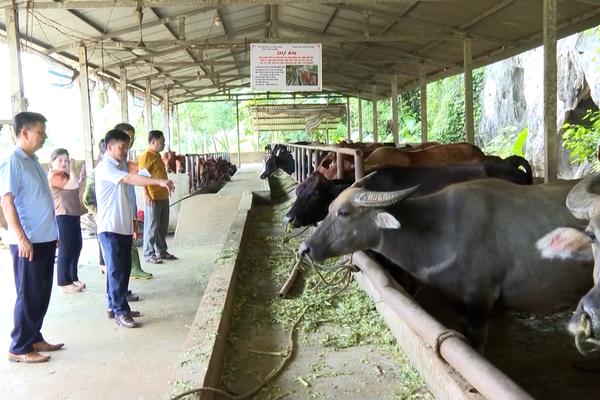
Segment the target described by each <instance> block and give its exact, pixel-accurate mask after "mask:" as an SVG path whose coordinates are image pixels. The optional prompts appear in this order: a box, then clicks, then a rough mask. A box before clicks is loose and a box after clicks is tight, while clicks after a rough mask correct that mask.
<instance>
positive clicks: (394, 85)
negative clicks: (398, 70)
mask: <svg viewBox="0 0 600 400" xmlns="http://www.w3.org/2000/svg"><path fill="white" fill-rule="evenodd" d="M391 96H392V136H393V138H394V144H395V145H396V146H398V144H399V143H400V141H399V138H398V76H397V75H392V90H391Z"/></svg>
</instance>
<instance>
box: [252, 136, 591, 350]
mask: <svg viewBox="0 0 600 400" xmlns="http://www.w3.org/2000/svg"><path fill="white" fill-rule="evenodd" d="M341 146H348V144H347V143H344V144H341ZM350 146H351V147H354V148H361V149H362V150H363V154H364V170H365V173H366V174H367V175H366V176H365V177H364V178H362V179H360V180H359V181H356V182H354V179H353V178H352V177H353V176H354V160H353V158H352V157H346V156H344V162H343V168H344V171H343V174H341V175H343V178H342V179H336V177H337V176H338V173H337V170H336V168H337V163H336V162H335V160H336V154H335V153H334V152H332V153H330V154H326V155H324V157H322V158H321V159H320V160H319V162H318V163H317V162H314V160H306V162H304V163H303V164H304V165H305V166H308V165H310V163H311V162H314V166H315V168H314V169H315V171H314V172H313V173H312V174H311V175H310V176H308V178H306V179H305V180H303V181H302V182H301V183H300V184H299V185H298V186H297V188H296V200H295V202H294V203H293V205H292V207H291V209H290V210H289V212H288V213H287V214H286V216H285V220H286V222H287V223H289V224H292V225H293V226H294V227H301V226H309V225H317V224H318V225H317V227H316V229H315V230H314V231H313V233H312V234H311V235H310V236H309V237H308V238H306V239H305V240H304V241H303V242H302V244H301V245H300V249H299V252H300V254H301V255H302V256H303V257H306V258H308V259H311V260H314V261H322V260H324V259H327V258H330V257H337V256H341V255H344V254H350V253H352V252H354V251H361V250H362V251H368V252H371V253H372V254H375V255H376V256H377V257H378V259H384V260H386V261H387V262H388V263H389V264H392V265H393V268H395V269H397V270H401V271H403V272H404V273H408V274H409V275H410V276H411V277H412V278H414V279H416V280H417V281H419V282H420V283H422V284H425V285H427V286H429V287H432V288H434V289H436V290H437V291H439V292H440V293H441V294H442V296H443V298H444V299H445V300H446V301H447V302H448V304H451V305H453V306H454V307H455V308H456V310H457V311H458V312H459V314H460V316H461V326H462V329H463V332H464V333H465V335H466V336H467V337H468V338H469V339H470V340H471V342H472V344H473V345H474V346H475V347H476V348H479V349H482V348H483V345H484V343H485V339H486V333H487V326H488V322H489V318H490V316H491V313H492V311H493V310H494V309H495V308H504V309H509V310H515V311H522V312H530V313H552V312H556V311H560V310H564V309H572V310H573V309H574V310H575V313H574V315H573V317H572V319H571V321H570V323H569V331H570V332H571V333H572V334H573V335H574V336H575V339H576V345H577V348H578V349H579V351H580V352H582V353H584V354H587V353H588V350H586V348H587V349H589V344H590V343H591V344H592V345H597V344H598V343H600V342H598V340H600V283H598V280H599V278H600V253H597V252H598V251H600V250H598V248H599V246H598V244H599V243H598V240H600V195H599V194H596V193H600V191H599V190H600V174H592V175H590V176H588V177H585V178H584V179H582V180H580V181H577V180H573V181H558V182H556V183H550V184H534V180H533V176H532V170H531V167H530V165H529V163H528V162H527V160H525V159H524V158H523V157H519V156H511V157H507V158H505V159H502V158H500V157H496V156H488V155H485V154H484V153H483V152H482V151H481V149H479V148H478V147H476V146H474V145H471V144H467V143H457V144H447V145H444V144H438V143H424V144H421V145H418V146H414V147H405V148H396V147H394V146H393V145H389V144H388V145H386V144H366V143H365V144H356V143H353V144H351V145H350ZM294 166H295V163H294V160H293V157H292V155H291V153H290V152H289V151H288V149H287V147H286V146H285V145H276V146H274V147H273V149H271V151H270V154H269V155H268V158H267V161H266V167H265V171H264V172H263V173H262V174H261V178H266V177H268V176H269V175H270V174H272V173H273V172H274V171H275V170H276V169H278V168H281V169H283V170H284V171H285V172H287V173H290V174H291V173H293V172H294ZM596 256H597V257H596ZM584 343H585V344H586V346H583V344H584ZM592 347H594V346H592Z"/></svg>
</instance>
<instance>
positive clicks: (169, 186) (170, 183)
mask: <svg viewBox="0 0 600 400" xmlns="http://www.w3.org/2000/svg"><path fill="white" fill-rule="evenodd" d="M160 186H162V187H164V188H167V189H169V192H173V191H174V190H175V184H174V183H173V181H172V180H170V179H169V180H167V179H162V180H161V181H160Z"/></svg>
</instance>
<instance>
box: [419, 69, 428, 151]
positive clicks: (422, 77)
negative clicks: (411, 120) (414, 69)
mask: <svg viewBox="0 0 600 400" xmlns="http://www.w3.org/2000/svg"><path fill="white" fill-rule="evenodd" d="M419 84H420V87H421V142H422V143H425V142H427V140H428V139H427V71H426V70H425V64H420V65H419Z"/></svg>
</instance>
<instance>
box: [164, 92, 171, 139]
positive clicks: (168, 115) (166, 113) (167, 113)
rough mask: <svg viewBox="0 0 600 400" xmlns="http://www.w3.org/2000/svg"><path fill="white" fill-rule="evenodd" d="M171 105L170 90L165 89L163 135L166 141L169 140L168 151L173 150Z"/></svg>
mask: <svg viewBox="0 0 600 400" xmlns="http://www.w3.org/2000/svg"><path fill="white" fill-rule="evenodd" d="M170 107H171V105H170V104H169V88H166V89H165V94H164V97H163V133H164V134H165V139H167V145H166V147H167V149H168V150H171V113H170Z"/></svg>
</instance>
